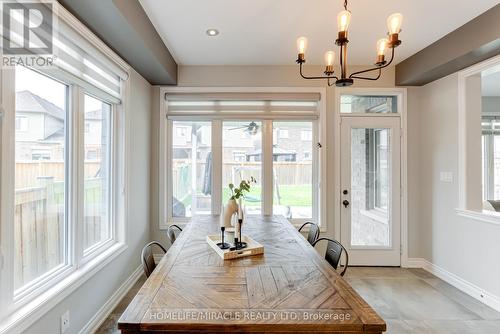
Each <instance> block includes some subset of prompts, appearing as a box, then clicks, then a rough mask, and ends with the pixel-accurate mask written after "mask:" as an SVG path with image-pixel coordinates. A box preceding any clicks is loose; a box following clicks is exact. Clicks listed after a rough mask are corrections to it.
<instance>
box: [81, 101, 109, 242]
mask: <svg viewBox="0 0 500 334" xmlns="http://www.w3.org/2000/svg"><path fill="white" fill-rule="evenodd" d="M84 103H85V124H86V125H89V128H90V127H92V129H93V131H91V132H90V131H85V136H84V150H85V152H87V157H88V158H90V159H87V160H85V165H84V173H85V180H84V201H83V211H84V214H83V221H84V228H83V246H84V251H87V250H89V249H90V248H91V247H94V246H96V245H99V244H100V243H102V242H105V241H107V240H109V239H110V238H111V217H110V214H111V209H110V205H111V177H110V176H111V144H112V143H111V124H112V117H111V116H112V115H111V110H112V108H111V105H110V104H108V103H106V102H103V101H101V100H99V99H97V98H95V97H92V96H89V95H85V101H84ZM91 124H92V125H91ZM86 128H87V126H86Z"/></svg>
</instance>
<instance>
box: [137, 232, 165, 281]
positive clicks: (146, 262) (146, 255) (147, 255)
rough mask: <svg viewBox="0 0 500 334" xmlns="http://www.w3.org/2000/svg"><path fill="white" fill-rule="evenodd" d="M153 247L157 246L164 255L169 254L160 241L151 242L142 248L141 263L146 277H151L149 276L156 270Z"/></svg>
mask: <svg viewBox="0 0 500 334" xmlns="http://www.w3.org/2000/svg"><path fill="white" fill-rule="evenodd" d="M153 245H157V246H158V247H160V248H161V250H162V251H163V253H166V252H167V251H166V250H165V248H163V246H162V245H161V244H160V243H159V242H158V241H151V242H150V243H148V244H147V245H146V246H144V247H143V248H142V253H141V262H142V268H143V269H144V274H146V277H149V275H151V273H152V272H153V270H155V268H156V263H155V259H154V257H153Z"/></svg>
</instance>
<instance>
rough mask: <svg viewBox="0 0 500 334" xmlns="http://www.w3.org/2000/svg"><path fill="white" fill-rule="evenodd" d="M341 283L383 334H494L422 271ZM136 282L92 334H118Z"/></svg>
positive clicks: (491, 314)
mask: <svg viewBox="0 0 500 334" xmlns="http://www.w3.org/2000/svg"><path fill="white" fill-rule="evenodd" d="M346 279H347V281H348V282H349V283H350V284H351V285H352V287H353V288H354V289H356V291H357V292H358V293H359V294H360V295H361V296H362V297H363V298H364V299H365V300H366V301H367V302H368V303H369V304H370V305H371V306H372V307H373V308H374V309H375V310H376V311H377V312H378V314H379V315H380V316H381V317H382V318H384V319H385V321H386V322H387V327H388V331H387V333H391V334H396V333H397V334H399V333H405V334H406V333H412V334H414V333H415V334H428V333H429V334H452V333H453V334H454V333H457V334H458V333H460V334H469V333H470V334H500V313H499V312H496V311H494V310H493V309H491V308H489V307H487V306H485V305H484V304H482V303H480V302H479V301H477V300H475V299H474V298H472V297H470V296H468V295H466V294H464V293H462V292H461V291H459V290H457V289H456V288H454V287H452V286H451V285H449V284H448V283H446V282H444V281H442V280H440V279H439V278H437V277H435V276H434V275H432V274H430V273H428V272H426V271H424V270H422V269H401V268H374V267H352V268H349V269H348V271H347V274H346ZM144 281H145V278H141V279H140V280H139V281H138V282H137V284H136V285H135V286H134V287H133V288H132V290H131V291H130V292H129V293H128V294H127V296H125V298H124V299H123V300H122V301H121V302H120V304H119V305H118V306H117V307H116V309H115V310H113V312H112V313H111V315H110V316H109V317H108V319H106V321H105V322H104V323H103V324H102V326H101V327H100V328H99V330H98V331H97V333H98V334H118V333H119V331H118V330H117V328H116V322H117V321H118V318H119V317H120V314H121V313H122V312H123V310H124V309H125V308H126V306H127V305H128V303H129V302H130V301H131V300H132V298H133V296H134V295H135V294H136V293H137V291H138V290H139V288H140V286H141V285H142V284H143V283H144Z"/></svg>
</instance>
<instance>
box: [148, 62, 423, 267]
mask: <svg viewBox="0 0 500 334" xmlns="http://www.w3.org/2000/svg"><path fill="white" fill-rule="evenodd" d="M355 69H356V68H355V67H353V68H352V69H351V70H353V71H354V70H355ZM323 70H324V69H323V67H321V66H309V67H306V73H322V71H323ZM394 78H395V74H394V68H393V67H390V68H387V69H386V71H384V72H382V77H381V78H380V80H378V81H373V82H372V81H360V80H358V81H357V82H356V86H355V87H394V80H395V79H394ZM178 84H179V86H191V87H195V86H202V87H217V86H219V87H223V86H225V87H237V86H240V87H246V86H253V87H287V86H290V87H294V86H295V87H306V86H309V87H311V86H312V87H318V86H319V87H325V82H324V81H318V80H304V79H301V78H300V76H299V75H298V69H297V67H296V66H180V67H179V73H178ZM411 89H414V88H411ZM155 90H156V94H157V96H156V100H157V101H159V89H158V88H155ZM334 96H335V95H334V88H333V87H329V88H327V96H326V106H327V119H326V122H327V124H328V125H327V129H329V130H328V131H327V134H326V137H327V143H328V145H329V149H328V151H327V165H328V167H327V185H326V186H327V189H329V190H328V191H327V199H326V203H327V217H326V223H327V227H328V233H327V235H329V236H333V232H334V231H333V229H334V219H335V212H334V210H333V207H334V206H333V201H334V199H333V190H331V189H334V170H333V164H334V150H333V147H334V145H333V141H334V131H332V130H330V129H334V125H333V114H334V107H335V101H334ZM155 103H159V102H155ZM408 103H409V104H411V103H413V101H411V100H409V101H408ZM158 108H159V106H155V107H154V110H156V111H155V113H158V110H159V109H158ZM412 112H416V113H418V110H417V109H415V108H414V109H412ZM416 119H417V117H416V116H415V115H413V114H409V115H408V125H409V129H408V136H409V138H412V139H414V138H416V133H415V129H414V127H413V125H414V124H415V123H416ZM158 129H159V124H158V116H157V115H155V116H153V118H152V130H151V131H152V145H153V148H152V149H153V153H152V161H151V165H152V175H151V177H152V180H158V147H157V142H158ZM416 147H417V143H416V142H415V141H414V140H412V141H411V142H410V147H409V154H410V156H409V163H408V165H409V168H410V171H411V172H413V173H414V172H415V171H416V169H415V168H414V167H413V166H414V165H416V162H417V161H416V156H417V155H416V151H417V150H416ZM161 172H163V171H161ZM416 184H417V181H416V180H415V178H411V176H410V185H409V186H410V194H411V195H410V200H411V201H413V202H417V201H418V198H417V196H416V195H415V194H417V193H418V192H417V190H415V189H414V187H415V185H416ZM151 191H152V193H151V210H152V211H151V222H152V225H151V238H152V239H154V240H161V241H162V242H163V243H164V244H167V245H168V241H167V239H166V237H165V231H160V230H159V228H158V226H159V222H158V187H157V182H152V185H151ZM417 212H418V210H417V209H411V210H410V214H411V216H410V221H409V225H410V226H409V229H410V235H409V238H410V240H409V251H410V256H411V257H417V256H420V255H419V254H421V253H422V252H421V249H420V248H419V245H420V242H419V240H418V236H419V235H420V233H419V232H418V229H419V221H418V218H417Z"/></svg>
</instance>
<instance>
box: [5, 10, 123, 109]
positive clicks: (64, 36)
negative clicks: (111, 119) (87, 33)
mask: <svg viewBox="0 0 500 334" xmlns="http://www.w3.org/2000/svg"><path fill="white" fill-rule="evenodd" d="M17 5H20V6H22V5H23V4H22V3H18V4H17ZM55 6H56V5H55ZM47 11H48V9H47ZM46 14H47V13H46ZM48 15H50V12H49V14H48ZM28 23H29V21H27V20H24V19H23V17H22V15H12V16H11V25H13V26H15V27H17V28H16V29H11V33H10V36H3V43H11V44H13V45H20V44H21V45H26V44H27V43H26V42H24V41H23V38H27V36H23V35H20V34H18V33H17V32H19V31H21V29H22V28H23V26H24V25H25V24H28ZM40 28H41V29H39V30H37V37H38V38H39V40H40V41H42V42H44V43H46V42H47V41H50V40H52V47H53V52H52V53H53V56H54V63H53V65H54V67H37V69H38V70H39V71H41V72H46V73H47V74H49V75H52V76H55V77H57V78H61V79H67V78H69V79H71V80H72V81H73V82H76V83H77V84H79V85H80V86H83V87H84V88H85V89H86V90H87V91H89V92H90V93H92V94H94V95H97V96H99V97H102V98H105V99H106V100H108V101H109V102H112V103H120V102H121V97H122V81H124V80H127V79H128V73H127V72H126V71H125V70H124V69H122V68H121V67H120V66H118V65H117V64H116V63H115V62H113V61H112V60H110V59H109V57H107V56H106V55H105V54H103V53H102V52H101V51H100V50H99V49H98V48H97V47H95V46H94V45H93V44H92V43H91V42H89V41H88V40H87V39H86V38H85V37H83V36H82V35H81V34H80V33H79V32H78V31H76V30H75V29H73V28H72V27H71V26H70V25H69V24H68V23H66V22H65V21H63V20H62V19H60V18H59V19H58V20H57V24H55V25H54V31H53V33H52V34H51V33H50V31H51V29H50V27H49V26H47V25H42V26H41V27H40ZM16 31H17V32H16ZM22 43H24V44H22ZM25 51H29V50H25ZM32 53H36V52H32ZM44 56H48V55H44ZM57 70H62V72H63V73H58V71H57Z"/></svg>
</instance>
